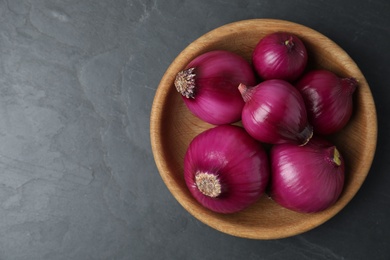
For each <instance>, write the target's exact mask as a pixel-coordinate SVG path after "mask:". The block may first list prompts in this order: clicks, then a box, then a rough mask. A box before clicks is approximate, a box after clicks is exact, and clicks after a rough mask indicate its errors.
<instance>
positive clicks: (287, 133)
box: [238, 79, 313, 144]
mask: <svg viewBox="0 0 390 260" xmlns="http://www.w3.org/2000/svg"><path fill="white" fill-rule="evenodd" d="M238 88H239V90H240V92H241V95H242V97H243V99H244V101H245V106H244V108H243V110H242V116H241V117H242V118H241V120H242V124H243V126H244V128H245V130H246V131H247V132H248V133H249V134H250V135H251V136H252V137H253V138H255V139H257V140H259V141H262V142H264V143H270V144H279V143H286V142H294V143H297V144H305V143H307V142H308V140H309V139H310V138H311V136H312V134H313V131H312V127H311V126H310V125H309V123H308V120H307V115H306V108H305V103H304V101H303V98H302V96H301V95H300V94H299V92H298V90H297V89H296V88H295V87H293V86H292V85H291V84H290V83H288V82H286V81H284V80H278V79H272V80H266V81H263V82H262V83H260V84H258V85H257V86H255V87H249V88H248V87H247V86H245V85H244V84H240V85H239V87H238Z"/></svg>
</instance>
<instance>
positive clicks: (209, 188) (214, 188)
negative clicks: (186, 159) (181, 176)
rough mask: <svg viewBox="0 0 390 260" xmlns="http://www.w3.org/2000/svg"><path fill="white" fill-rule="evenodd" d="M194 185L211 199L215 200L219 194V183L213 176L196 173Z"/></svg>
mask: <svg viewBox="0 0 390 260" xmlns="http://www.w3.org/2000/svg"><path fill="white" fill-rule="evenodd" d="M195 184H196V187H197V188H198V190H199V191H200V192H201V193H203V194H204V195H206V196H209V197H211V198H216V197H218V196H219V195H220V194H221V188H222V187H221V183H220V181H219V179H218V177H217V176H216V175H214V174H211V173H204V172H197V173H196V175H195Z"/></svg>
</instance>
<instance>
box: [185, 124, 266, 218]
mask: <svg viewBox="0 0 390 260" xmlns="http://www.w3.org/2000/svg"><path fill="white" fill-rule="evenodd" d="M184 179H185V182H186V184H187V187H188V189H189V190H190V192H191V194H192V195H193V197H194V198H195V199H196V200H197V201H198V202H199V203H200V204H201V205H203V206H204V207H206V208H208V209H210V210H212V211H214V212H219V213H234V212H237V211H240V210H243V209H245V208H247V207H249V206H250V205H252V204H253V203H255V202H256V201H257V200H258V199H259V198H260V197H261V195H262V194H263V193H264V191H265V188H266V186H267V184H268V179H269V163H268V157H267V155H266V153H265V151H264V149H263V148H262V146H261V145H260V144H259V143H258V142H257V141H256V140H254V139H253V138H252V137H250V136H249V135H248V134H247V133H246V132H245V130H244V129H243V128H242V127H238V126H233V125H221V126H216V127H214V128H211V129H209V130H206V131H204V132H202V133H200V134H199V135H197V136H196V137H195V138H194V139H193V140H192V141H191V143H190V145H189V147H188V149H187V152H186V154H185V159H184Z"/></svg>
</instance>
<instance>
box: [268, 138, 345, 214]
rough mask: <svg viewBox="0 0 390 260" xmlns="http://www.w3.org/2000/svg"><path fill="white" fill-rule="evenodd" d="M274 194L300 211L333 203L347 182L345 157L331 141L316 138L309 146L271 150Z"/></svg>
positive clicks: (311, 209) (317, 208)
mask: <svg viewBox="0 0 390 260" xmlns="http://www.w3.org/2000/svg"><path fill="white" fill-rule="evenodd" d="M270 158H271V167H272V177H271V191H270V193H271V197H272V198H273V199H274V200H275V201H276V202H277V203H279V204H280V205H281V206H283V207H286V208H288V209H291V210H294V211H298V212H307V213H309V212H318V211H322V210H325V209H326V208H328V207H330V206H331V205H333V204H334V203H335V202H336V201H337V199H338V198H339V196H340V194H341V191H342V189H343V185H344V168H345V166H344V160H343V157H342V156H341V154H340V153H339V151H338V150H337V148H336V147H335V146H334V145H333V144H331V143H330V142H328V141H326V140H324V139H322V138H319V137H313V138H312V139H311V140H310V141H309V143H307V144H306V145H305V146H297V145H293V144H280V145H275V146H273V147H272V149H271V152H270Z"/></svg>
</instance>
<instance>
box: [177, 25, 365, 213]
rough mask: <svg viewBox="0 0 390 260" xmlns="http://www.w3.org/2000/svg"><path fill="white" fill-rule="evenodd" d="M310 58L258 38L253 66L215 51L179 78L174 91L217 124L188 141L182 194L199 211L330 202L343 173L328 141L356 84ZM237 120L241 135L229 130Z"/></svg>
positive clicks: (294, 41)
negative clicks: (314, 65) (268, 202)
mask: <svg viewBox="0 0 390 260" xmlns="http://www.w3.org/2000/svg"><path fill="white" fill-rule="evenodd" d="M308 58H310V57H308V53H307V51H306V48H305V45H304V43H303V42H302V41H301V39H300V38H299V37H298V36H296V35H294V34H291V33H288V32H277V33H273V34H270V35H267V36H265V37H264V38H263V39H260V40H259V43H258V44H257V45H256V47H255V49H254V51H253V53H252V64H250V63H249V62H247V61H246V60H245V59H244V58H242V57H240V56H239V55H237V54H235V53H232V52H229V51H224V50H215V51H211V52H207V53H204V54H202V55H200V56H198V57H196V58H195V59H193V60H192V61H191V62H190V63H189V64H188V65H187V66H186V68H185V69H184V70H183V71H181V72H179V73H178V74H177V77H176V79H175V87H176V89H177V91H178V92H179V93H181V94H182V97H183V100H184V102H185V104H186V106H187V107H188V109H189V110H190V111H191V112H192V113H193V114H194V115H196V116H197V117H199V118H200V119H202V120H204V121H205V122H207V123H210V124H213V125H216V126H215V127H213V128H211V129H209V130H206V131H204V132H201V133H199V135H197V136H196V137H195V138H194V139H193V140H192V142H191V143H190V145H189V147H188V149H187V151H186V154H185V159H184V179H185V182H186V184H187V187H188V189H189V191H190V193H191V194H192V196H193V197H194V198H195V199H196V200H197V201H198V202H199V203H200V204H201V205H203V206H204V207H205V208H207V209H209V210H212V211H214V212H218V213H234V212H238V211H241V210H244V209H245V208H248V207H249V206H251V205H252V204H254V203H255V202H256V201H258V200H259V198H260V197H261V196H262V195H263V194H264V193H265V191H266V190H267V191H268V195H269V196H270V197H271V198H272V199H273V200H274V201H275V202H276V203H278V204H280V205H281V206H283V207H285V208H287V209H290V210H293V211H298V212H305V213H313V212H319V211H323V210H326V209H327V208H329V207H331V206H332V205H333V204H334V203H336V202H337V200H338V198H339V197H340V195H341V193H342V191H343V186H344V178H345V169H346V166H345V162H344V159H343V156H342V153H341V151H339V150H338V148H337V147H336V146H335V145H334V144H333V143H331V142H329V141H328V140H326V135H328V134H333V133H336V132H338V131H340V130H342V129H343V128H344V127H345V126H346V125H347V124H348V122H349V120H350V118H351V117H352V115H353V93H354V92H355V90H356V88H357V85H358V82H357V80H356V79H355V78H352V77H339V76H338V75H336V74H335V73H333V72H331V71H329V70H325V69H321V70H310V68H307V66H306V65H307V62H308ZM251 65H252V66H253V68H252V66H251ZM256 79H261V81H257V80H256ZM239 120H241V122H242V127H241V126H236V125H234V126H233V125H230V124H232V123H235V122H237V121H239ZM320 135H321V136H320ZM262 143H266V144H268V145H269V147H270V150H269V152H268V153H267V152H266V151H265V150H264V149H263V148H262Z"/></svg>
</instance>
